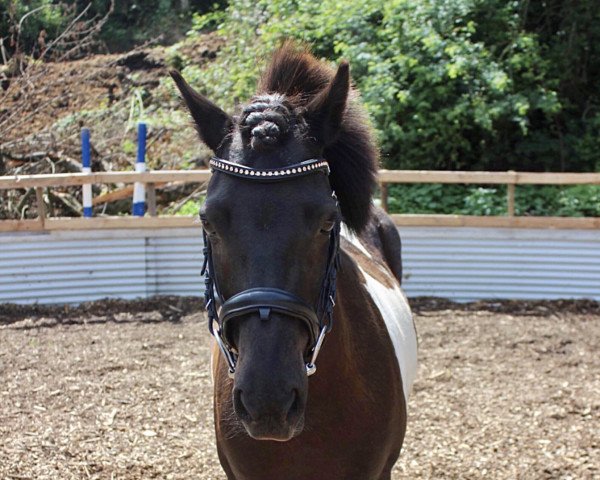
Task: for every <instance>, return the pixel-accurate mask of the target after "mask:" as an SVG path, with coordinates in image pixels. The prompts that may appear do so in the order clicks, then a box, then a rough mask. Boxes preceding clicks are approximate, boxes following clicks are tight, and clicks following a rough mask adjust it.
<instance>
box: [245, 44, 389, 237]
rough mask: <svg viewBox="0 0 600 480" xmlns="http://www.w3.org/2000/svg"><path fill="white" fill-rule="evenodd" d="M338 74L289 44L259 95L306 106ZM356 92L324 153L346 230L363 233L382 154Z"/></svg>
mask: <svg viewBox="0 0 600 480" xmlns="http://www.w3.org/2000/svg"><path fill="white" fill-rule="evenodd" d="M334 75H335V71H334V70H333V69H331V68H330V67H329V66H328V65H327V64H325V63H324V62H322V61H319V60H317V59H316V58H315V57H314V56H313V55H312V54H311V53H310V51H309V50H308V48H306V47H302V46H298V45H297V44H295V43H293V42H290V41H287V42H285V43H284V44H283V45H282V46H281V47H280V48H279V49H278V50H277V51H276V52H275V53H274V55H273V57H272V59H271V62H270V64H269V66H268V67H267V69H266V70H265V72H264V73H263V75H262V77H261V79H260V82H259V85H258V92H257V93H258V94H259V95H260V94H283V95H285V96H286V97H287V99H288V101H289V102H290V103H291V104H292V105H293V106H294V107H296V108H299V109H302V108H303V107H306V106H307V105H308V104H309V103H310V101H311V100H312V99H313V98H315V96H316V95H318V94H319V93H320V92H321V91H322V90H324V89H325V88H326V87H327V86H328V85H329V82H330V81H331V79H332V78H333V77H334ZM358 97H359V95H358V93H357V92H356V90H354V89H351V91H350V94H349V97H348V102H347V106H346V110H345V112H344V116H343V120H342V126H341V129H340V131H339V133H338V135H337V137H336V140H335V141H334V142H333V143H332V144H330V145H329V146H327V147H326V148H325V150H324V157H325V159H326V160H327V162H328V163H329V167H330V169H331V175H330V182H331V186H332V188H333V190H334V191H335V192H336V195H337V197H338V200H339V204H340V210H341V212H342V217H343V219H344V222H345V223H346V225H347V226H348V227H349V228H350V229H351V230H353V231H355V232H357V233H358V232H361V231H362V230H363V229H364V228H365V226H366V225H367V223H368V221H369V219H370V217H371V213H372V211H371V209H372V201H371V199H372V197H373V193H374V191H375V188H376V185H377V170H378V166H379V152H378V148H377V146H376V142H375V139H374V134H373V130H372V128H371V126H370V123H369V119H368V117H367V114H366V112H365V110H364V108H363V107H362V105H361V104H360V103H359V101H358Z"/></svg>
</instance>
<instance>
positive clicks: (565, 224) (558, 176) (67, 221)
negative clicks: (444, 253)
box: [0, 170, 600, 232]
mask: <svg viewBox="0 0 600 480" xmlns="http://www.w3.org/2000/svg"><path fill="white" fill-rule="evenodd" d="M209 178H210V172H209V171H208V170H168V171H150V172H143V173H138V172H98V173H59V174H48V175H13V176H4V177H0V189H21V188H24V189H30V188H33V189H35V193H36V199H37V205H38V212H39V217H38V218H37V219H35V220H2V221H0V232H6V231H45V230H48V231H51V230H92V229H111V228H160V227H194V226H197V223H195V222H194V221H193V219H191V218H190V217H173V216H167V217H156V203H155V197H154V186H155V185H156V184H164V183H171V182H183V183H203V182H206V181H207V180H208V179H209ZM134 182H139V183H144V184H147V185H148V187H149V189H148V197H149V198H148V213H149V214H150V216H149V217H143V218H139V217H93V218H46V209H45V205H44V200H43V189H44V188H50V187H67V186H81V185H85V184H103V183H113V184H114V183H125V184H133V183H134ZM379 182H380V185H381V203H382V207H383V208H384V209H386V210H387V185H388V184H391V183H446V184H483V185H507V215H506V216H471V215H410V214H402V215H399V214H394V215H392V218H393V219H394V221H395V223H396V224H397V225H399V226H401V225H412V226H417V225H418V226H428V225H431V226H448V227H451V226H473V227H475V226H479V227H519V228H576V229H600V217H586V218H573V217H517V216H515V186H516V185H600V173H535V172H513V171H509V172H457V171H454V172H452V171H433V170H380V172H379ZM97 203H98V202H95V204H97Z"/></svg>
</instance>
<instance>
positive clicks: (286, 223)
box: [170, 42, 417, 480]
mask: <svg viewBox="0 0 600 480" xmlns="http://www.w3.org/2000/svg"><path fill="white" fill-rule="evenodd" d="M170 73H171V76H172V78H173V80H174V81H175V84H176V85H177V87H178V89H179V91H180V93H181V96H182V98H183V100H184V103H185V104H186V105H187V108H188V110H189V112H190V114H191V117H192V120H193V123H194V125H195V127H196V130H197V131H198V134H199V136H200V140H201V141H202V142H204V143H205V144H206V145H207V146H208V147H209V148H210V149H211V150H212V151H213V153H214V157H213V158H212V159H211V160H210V168H211V170H212V172H213V173H212V175H211V178H210V181H209V184H208V187H207V194H206V199H205V202H204V204H203V205H202V207H201V210H200V219H201V223H202V229H203V236H204V245H205V247H204V258H205V263H204V268H203V274H204V275H205V283H206V289H205V301H206V312H207V317H208V322H209V330H210V331H211V333H212V334H213V335H214V339H215V342H214V347H213V350H212V356H211V373H212V377H213V382H214V397H213V400H214V422H215V434H216V443H217V452H218V456H219V460H220V462H221V465H222V467H223V469H224V471H225V473H226V475H227V478H228V479H229V480H255V479H256V480H258V479H260V480H282V479H286V480H306V479H310V480H319V479H327V480H332V479H353V480H356V479H360V480H365V479H373V480H384V479H390V478H391V470H392V468H393V466H394V463H395V462H396V460H397V459H398V457H399V455H400V450H401V447H402V443H403V440H404V435H405V431H406V421H407V401H408V395H409V392H410V389H411V385H412V383H413V380H414V378H415V374H416V368H417V340H416V332H415V327H414V323H413V320H412V316H411V311H410V308H409V305H408V302H407V299H406V297H405V295H404V293H403V292H402V289H401V286H400V284H401V275H402V262H401V256H400V255H401V254H400V248H401V242H400V237H399V235H398V232H397V229H396V228H395V226H394V224H393V222H392V221H391V219H390V218H389V217H388V216H387V215H386V214H385V213H384V212H383V211H381V210H378V209H376V208H375V207H374V205H373V202H372V197H373V194H374V190H375V188H376V184H377V182H376V180H377V171H378V162H379V158H378V149H377V147H376V143H375V141H374V136H373V132H372V129H371V128H370V127H369V123H368V118H367V116H366V113H365V111H364V109H363V107H361V105H360V103H359V98H358V93H357V92H356V90H355V89H354V88H353V87H352V86H351V80H350V72H349V64H348V63H347V62H346V61H343V62H341V63H340V64H339V66H338V68H337V70H335V69H332V68H331V67H329V65H328V64H326V63H325V62H323V61H321V60H318V59H316V58H315V57H314V56H313V55H312V54H311V53H310V50H309V49H308V48H306V47H303V46H298V45H295V44H293V43H290V42H286V43H284V44H283V45H282V46H281V47H279V49H278V50H276V51H275V52H274V54H273V56H272V59H271V61H270V64H269V65H268V67H267V68H266V70H265V71H264V73H263V75H262V76H261V78H260V81H259V84H258V89H257V93H256V95H255V96H254V97H252V99H251V100H250V102H249V103H248V104H247V105H246V106H245V107H243V108H240V109H239V111H238V114H237V115H235V116H231V115H229V114H227V113H225V111H223V110H222V109H221V108H220V107H218V106H217V105H216V104H214V103H213V102H211V101H210V100H209V99H207V98H206V97H205V96H203V95H202V94H200V93H198V92H197V91H195V90H194V89H193V88H192V87H190V86H189V85H188V84H187V83H186V81H185V80H184V79H183V77H182V76H181V74H180V73H178V72H177V71H172V72H170ZM317 356H318V359H317ZM317 365H318V370H317Z"/></svg>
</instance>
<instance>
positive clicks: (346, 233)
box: [340, 223, 373, 259]
mask: <svg viewBox="0 0 600 480" xmlns="http://www.w3.org/2000/svg"><path fill="white" fill-rule="evenodd" d="M340 234H341V235H342V237H344V238H345V239H346V240H348V241H349V242H350V243H351V244H352V245H354V246H355V247H356V248H358V249H359V250H360V251H361V252H362V253H364V254H365V255H366V256H367V257H368V258H370V259H373V255H371V253H369V251H368V250H367V249H366V247H365V246H364V245H363V244H362V242H361V241H360V238H358V237H357V236H356V235H355V234H354V233H353V232H351V231H350V230H348V227H347V226H346V224H345V223H342V225H341V229H340Z"/></svg>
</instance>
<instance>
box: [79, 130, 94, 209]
mask: <svg viewBox="0 0 600 480" xmlns="http://www.w3.org/2000/svg"><path fill="white" fill-rule="evenodd" d="M90 150H91V149H90V130H89V128H82V129H81V171H82V173H92V166H91V161H90V158H91V155H90ZM81 189H82V192H83V199H82V200H83V216H84V217H86V218H90V217H91V216H92V185H91V184H90V183H87V184H85V185H82V187H81Z"/></svg>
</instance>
